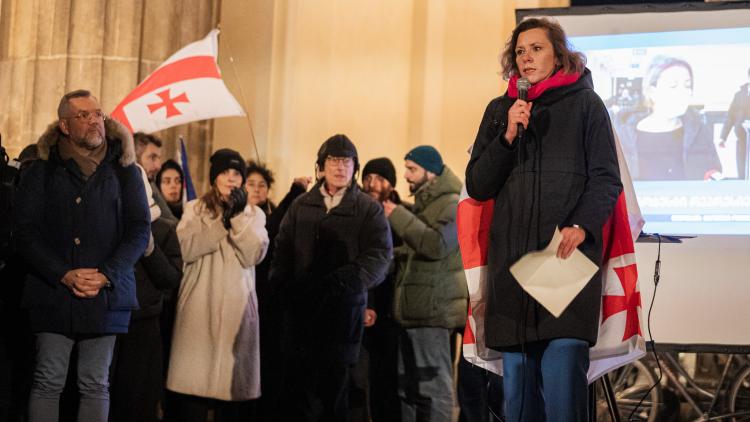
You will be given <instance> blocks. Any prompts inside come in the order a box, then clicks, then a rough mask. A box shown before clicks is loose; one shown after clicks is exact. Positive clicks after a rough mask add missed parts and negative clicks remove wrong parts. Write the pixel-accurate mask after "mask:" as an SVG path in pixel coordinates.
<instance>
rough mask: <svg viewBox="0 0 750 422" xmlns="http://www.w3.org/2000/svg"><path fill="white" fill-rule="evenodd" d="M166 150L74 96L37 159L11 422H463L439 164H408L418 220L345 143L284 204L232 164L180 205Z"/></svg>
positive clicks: (453, 279) (451, 252) (456, 295)
mask: <svg viewBox="0 0 750 422" xmlns="http://www.w3.org/2000/svg"><path fill="white" fill-rule="evenodd" d="M162 148H163V144H162V140H161V139H159V138H158V137H156V136H154V135H149V134H144V133H135V134H133V135H131V134H130V133H129V132H128V130H127V129H126V128H125V127H124V126H122V125H121V124H120V123H119V122H117V121H116V120H112V119H108V118H107V117H106V116H105V115H104V114H103V113H102V111H101V107H100V105H99V101H98V99H97V98H96V97H95V96H93V95H92V94H91V93H90V92H89V91H85V90H78V91H73V92H70V93H68V94H66V95H65V96H64V97H63V98H62V99H61V100H60V105H59V108H58V120H57V121H56V122H54V123H52V124H50V126H49V127H48V129H47V131H46V132H45V133H44V134H43V135H42V136H41V137H40V139H39V141H38V142H37V143H35V144H34V146H33V151H32V152H30V153H28V154H27V155H28V156H24V157H23V160H22V161H23V165H22V170H21V171H20V175H19V177H17V186H16V187H15V198H14V222H13V228H14V230H13V233H14V236H13V241H14V248H13V250H14V254H15V255H14V259H15V258H18V260H19V262H20V261H22V262H24V265H19V266H17V267H16V268H13V269H12V272H8V271H6V270H4V271H5V272H4V277H5V276H6V275H8V276H12V277H14V278H16V279H18V280H19V281H20V283H19V284H20V285H22V286H23V287H22V289H21V293H20V297H19V298H18V301H17V302H18V303H17V304H18V307H17V308H16V309H15V311H16V314H15V316H17V317H20V316H27V320H28V326H27V329H28V332H27V333H33V337H29V335H28V334H26V337H25V341H23V342H21V343H18V344H15V345H14V347H13V349H14V350H21V349H22V348H23V347H25V348H26V354H25V356H26V357H27V358H28V356H29V355H31V356H32V358H31V359H26V360H25V361H24V362H21V361H19V360H18V356H21V355H13V354H10V355H7V356H6V358H7V361H9V362H12V363H13V365H14V367H13V370H12V371H8V372H6V373H5V374H4V375H7V378H8V379H7V382H6V383H5V384H4V385H8V386H9V387H10V388H9V389H8V391H9V392H10V391H11V390H14V391H24V389H25V391H26V394H27V395H28V396H27V397H28V398H27V399H26V398H25V395H24V394H15V395H13V394H10V393H9V395H8V400H6V401H5V402H4V403H3V404H4V406H3V412H4V414H3V415H0V416H3V420H18V418H19V417H20V418H21V420H24V418H26V417H27V418H28V419H27V420H29V421H31V422H35V421H57V420H73V419H77V420H79V421H106V420H110V421H156V420H169V421H207V420H214V421H240V420H242V421H244V420H268V421H276V420H310V421H312V420H321V421H328V420H342V421H343V420H356V421H370V420H372V421H398V420H404V421H410V420H413V421H416V420H419V421H426V420H432V421H449V420H451V417H452V414H453V413H454V408H455V407H456V403H455V401H456V398H455V387H454V381H453V380H454V376H453V372H454V367H455V363H454V362H456V361H457V359H456V356H457V354H460V349H459V348H458V347H457V346H456V345H455V341H454V339H455V333H458V332H460V331H461V329H462V328H463V325H464V323H465V319H466V313H467V298H468V292H467V288H466V282H465V279H464V274H463V269H462V265H461V258H460V253H459V249H458V240H457V234H456V221H455V220H456V208H457V204H458V197H459V192H460V189H461V184H462V183H461V181H460V179H459V178H458V177H457V176H456V174H454V173H453V171H452V170H451V169H450V168H448V167H447V166H446V165H445V164H444V163H443V160H442V157H441V155H440V153H439V152H438V151H437V150H436V149H435V148H433V147H431V146H426V145H425V146H419V147H416V148H414V149H412V150H411V151H409V152H408V153H407V154H406V155H405V161H404V164H405V167H404V169H405V175H404V178H405V181H406V182H407V183H408V184H409V190H410V192H411V193H412V194H413V199H414V201H413V203H407V202H403V201H401V199H400V197H399V195H398V193H397V191H396V190H395V189H394V188H395V186H396V183H397V176H396V173H397V172H396V167H395V166H394V164H393V163H392V162H391V161H390V160H389V159H388V158H375V159H373V160H370V161H369V162H367V163H365V165H364V166H363V167H362V170H361V171H360V159H359V155H358V152H357V148H356V146H355V145H354V143H353V142H352V141H351V140H350V139H349V138H348V137H347V136H346V135H342V134H338V135H334V136H332V137H331V138H329V139H328V140H326V141H325V142H324V143H323V144H322V145H321V147H320V150H319V151H318V154H317V157H316V159H315V166H316V173H317V174H316V178H315V180H313V178H312V177H298V178H295V179H294V182H293V183H292V184H291V186H290V188H289V191H288V193H286V195H285V196H284V197H283V199H282V200H281V201H280V202H279V204H278V205H276V204H275V203H274V202H272V201H271V200H270V197H269V192H270V190H271V188H272V187H273V186H274V182H275V180H274V176H273V172H272V171H271V170H269V169H268V168H267V167H266V166H265V165H264V164H262V163H259V162H253V161H246V160H245V159H244V158H243V157H242V156H241V155H240V154H239V153H238V152H237V151H234V150H231V149H220V150H217V151H215V152H214V153H213V155H212V156H211V158H210V171H209V182H210V188H209V189H208V191H207V192H205V193H203V194H202V195H201V196H200V197H199V198H198V199H195V200H192V201H185V200H184V198H183V178H184V172H183V170H182V168H181V166H180V165H179V164H178V163H177V162H175V161H173V160H166V161H163V160H162V155H163V153H162ZM360 173H361V174H360ZM10 303H12V300H9V301H7V302H6V304H10ZM4 308H7V307H5V306H4ZM6 310H7V309H4V311H6ZM18 321H21V320H20V319H18ZM6 338H9V339H10V338H11V337H6ZM19 338H21V337H19V336H18V335H15V337H13V339H14V340H15V339H19ZM5 345H6V346H7V344H5ZM22 363H23V364H22ZM24 368H25V369H26V370H25V371H24ZM24 378H26V379H24ZM4 381H5V380H4ZM482 382H484V381H480V385H481V383H482ZM19 402H22V403H24V404H23V405H20V404H19ZM497 411H500V412H501V410H497Z"/></svg>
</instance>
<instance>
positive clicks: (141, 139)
mask: <svg viewBox="0 0 750 422" xmlns="http://www.w3.org/2000/svg"><path fill="white" fill-rule="evenodd" d="M133 141H135V155H136V156H137V157H140V156H141V154H143V150H145V149H146V147H147V146H148V144H154V145H156V146H157V147H159V148H161V146H162V142H161V139H159V138H157V137H156V136H154V135H149V134H148V133H143V132H136V133H134V134H133ZM139 162H140V161H139Z"/></svg>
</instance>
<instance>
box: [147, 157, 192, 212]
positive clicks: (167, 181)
mask: <svg viewBox="0 0 750 422" xmlns="http://www.w3.org/2000/svg"><path fill="white" fill-rule="evenodd" d="M183 180H185V174H184V173H183V172H182V167H180V165H179V164H177V161H175V160H167V161H165V162H164V164H162V166H161V169H159V172H158V173H156V179H155V180H154V186H156V187H157V189H158V190H159V194H161V197H162V198H163V199H164V202H165V203H166V204H167V207H168V208H169V210H170V211H171V212H172V215H174V217H175V218H176V219H177V220H178V221H179V220H180V218H182V190H183V189H182V184H183ZM157 198H158V196H157V195H156V194H154V200H157ZM157 204H158V201H157ZM166 220H167V222H169V223H171V222H172V220H171V219H166ZM175 224H176V223H175Z"/></svg>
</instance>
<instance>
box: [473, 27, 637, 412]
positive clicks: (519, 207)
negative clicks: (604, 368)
mask: <svg viewBox="0 0 750 422" xmlns="http://www.w3.org/2000/svg"><path fill="white" fill-rule="evenodd" d="M501 65H502V68H503V75H504V76H505V77H506V78H509V79H510V81H509V84H508V92H506V94H505V95H503V96H501V97H499V98H496V99H494V100H492V101H491V102H490V104H489V105H488V106H487V109H486V111H485V113H484V116H483V118H482V122H481V124H480V127H479V133H478V134H477V138H476V141H475V143H474V147H473V151H472V155H471V160H470V161H469V164H468V167H467V168H466V187H467V190H468V193H469V195H470V196H471V197H472V198H474V199H477V200H489V199H494V200H495V207H494V215H493V219H492V226H491V228H490V243H489V252H488V270H489V273H488V276H489V279H488V281H487V289H488V290H487V292H486V297H487V298H488V303H487V312H486V321H485V336H486V337H485V341H486V344H487V346H488V347H490V348H493V349H496V350H499V351H501V352H503V372H504V380H503V383H504V385H503V388H504V393H505V400H506V415H507V418H508V419H507V420H509V421H520V420H527V421H539V420H555V421H585V420H587V411H588V409H587V406H588V405H587V377H586V373H587V371H588V366H589V347H590V346H592V345H594V343H596V338H597V333H598V327H599V308H600V302H601V290H602V280H601V274H600V272H597V274H596V275H595V276H594V277H593V278H592V279H591V280H590V281H589V282H588V283H587V284H586V286H585V287H584V288H583V290H582V291H581V292H580V293H579V294H578V296H577V297H575V299H573V301H572V302H571V303H570V305H569V306H568V307H567V308H566V310H565V311H564V312H563V313H562V314H561V315H560V316H559V317H558V318H556V317H554V316H553V315H552V314H550V313H549V312H547V310H546V309H545V308H544V307H542V306H540V304H539V303H538V302H536V301H535V300H534V299H533V298H531V297H530V296H529V295H528V294H526V293H525V292H524V290H523V289H522V288H521V287H520V285H519V284H518V282H517V281H516V280H515V279H514V278H513V276H512V275H511V273H510V270H509V268H510V266H511V265H512V264H513V263H514V262H516V261H517V260H518V259H519V258H520V257H521V256H523V255H524V254H525V253H527V252H529V251H533V250H538V249H543V248H544V247H545V246H546V245H547V244H548V243H549V241H550V239H551V238H552V235H553V233H554V231H555V227H559V228H560V231H561V233H562V237H563V240H562V242H561V243H560V247H559V249H558V250H557V256H558V257H559V258H562V259H567V258H568V257H569V256H570V255H571V254H572V253H573V251H574V250H575V249H576V248H578V249H579V250H580V251H581V252H583V253H584V254H585V255H586V256H587V257H588V258H589V259H591V260H592V261H593V262H595V263H596V264H598V265H601V260H602V226H603V224H604V222H605V221H606V219H607V217H608V216H609V214H610V213H611V211H612V209H613V207H614V204H615V202H616V200H617V197H618V195H619V193H620V191H621V189H622V185H621V183H620V175H619V170H618V164H617V155H616V152H615V143H614V135H613V133H612V127H611V124H610V121H609V117H608V114H607V110H606V108H605V106H604V104H603V102H602V101H601V99H600V98H599V97H598V96H597V95H596V93H594V89H593V83H592V79H591V72H590V71H589V70H588V69H586V68H585V57H584V56H583V55H582V54H581V53H578V52H574V51H571V48H570V47H569V46H568V42H567V39H566V36H565V33H564V31H563V29H562V28H561V27H560V25H559V24H558V23H556V22H554V21H552V20H549V19H546V18H532V19H527V20H524V21H523V22H521V23H520V24H519V25H518V26H517V27H516V28H515V29H514V30H513V33H512V35H511V38H510V40H509V41H508V43H507V44H506V47H505V50H504V52H503V53H502V56H501ZM519 78H524V80H523V81H522V84H521V85H523V84H528V93H527V99H526V100H524V99H522V98H519V95H518V94H519V90H518V89H517V82H518V80H519ZM523 96H524V95H521V97H523ZM519 132H522V133H519Z"/></svg>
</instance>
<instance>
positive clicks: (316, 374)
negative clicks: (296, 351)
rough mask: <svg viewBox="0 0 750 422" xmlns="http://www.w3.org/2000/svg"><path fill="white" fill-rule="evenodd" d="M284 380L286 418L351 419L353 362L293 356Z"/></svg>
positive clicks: (299, 421) (334, 421)
mask: <svg viewBox="0 0 750 422" xmlns="http://www.w3.org/2000/svg"><path fill="white" fill-rule="evenodd" d="M290 360H291V362H289V365H288V366H287V371H286V377H285V382H284V393H285V395H286V398H285V412H284V419H283V420H286V421H295V422H314V421H315V422H317V421H321V422H322V421H325V422H329V421H330V422H337V421H346V420H348V415H347V413H348V407H349V398H348V388H347V387H348V378H349V369H350V368H349V367H350V365H349V364H347V363H344V362H334V361H332V359H326V357H324V356H323V357H321V356H309V357H308V356H301V355H300V356H296V359H295V358H292V359H290Z"/></svg>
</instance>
